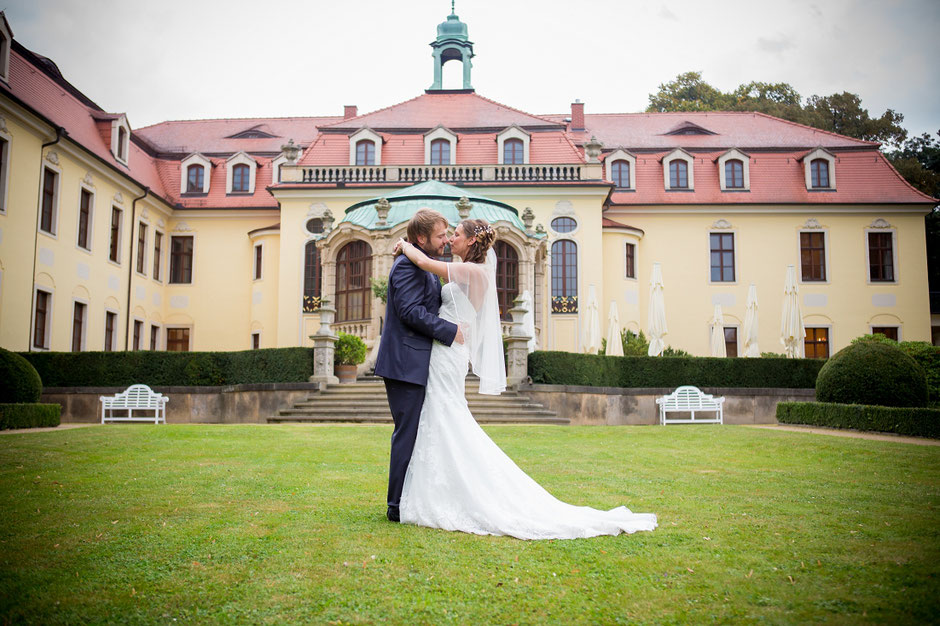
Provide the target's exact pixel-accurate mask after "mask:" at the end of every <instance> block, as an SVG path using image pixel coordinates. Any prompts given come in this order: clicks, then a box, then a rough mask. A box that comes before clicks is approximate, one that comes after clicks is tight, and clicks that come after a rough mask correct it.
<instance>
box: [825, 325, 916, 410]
mask: <svg viewBox="0 0 940 626" xmlns="http://www.w3.org/2000/svg"><path fill="white" fill-rule="evenodd" d="M816 399H817V400H818V401H820V402H839V403H842V404H871V405H879V406H927V375H926V374H925V373H924V368H922V367H921V366H920V365H919V364H918V363H917V361H915V360H914V359H912V358H911V357H909V356H908V355H906V354H904V352H903V351H902V350H901V349H900V348H898V347H897V346H893V345H890V344H887V343H882V342H877V341H860V342H858V343H854V344H852V345H850V346H848V347H846V348H843V349H842V350H839V352H837V353H836V354H835V355H834V356H833V357H832V358H830V359H829V360H828V361H827V362H826V364H825V365H823V367H822V369H820V370H819V376H817V377H816Z"/></svg>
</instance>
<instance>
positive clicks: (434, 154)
mask: <svg viewBox="0 0 940 626" xmlns="http://www.w3.org/2000/svg"><path fill="white" fill-rule="evenodd" d="M431 165H450V142H449V141H447V140H446V139H435V140H434V141H432V142H431Z"/></svg>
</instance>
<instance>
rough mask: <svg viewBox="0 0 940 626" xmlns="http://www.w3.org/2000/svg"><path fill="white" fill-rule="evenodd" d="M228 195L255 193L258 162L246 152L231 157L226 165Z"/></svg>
mask: <svg viewBox="0 0 940 626" xmlns="http://www.w3.org/2000/svg"><path fill="white" fill-rule="evenodd" d="M225 170H226V180H227V182H226V190H225V191H226V193H254V192H255V179H256V178H257V174H258V162H257V161H255V160H254V159H253V158H251V157H250V156H248V155H247V154H246V153H245V152H239V153H238V154H234V155H232V156H230V157H229V159H228V161H226V163H225Z"/></svg>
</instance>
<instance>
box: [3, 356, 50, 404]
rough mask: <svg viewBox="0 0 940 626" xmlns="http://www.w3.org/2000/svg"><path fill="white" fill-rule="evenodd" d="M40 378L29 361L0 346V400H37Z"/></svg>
mask: <svg viewBox="0 0 940 626" xmlns="http://www.w3.org/2000/svg"><path fill="white" fill-rule="evenodd" d="M40 396H42V380H41V379H40V378H39V373H38V372H37V371H36V368H34V367H33V366H32V365H30V363H29V361H27V360H26V359H24V358H23V357H22V356H20V355H19V354H17V353H15V352H10V351H9V350H4V349H3V348H0V402H4V403H19V402H39V398H40Z"/></svg>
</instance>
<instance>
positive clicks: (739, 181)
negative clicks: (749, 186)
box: [725, 159, 744, 189]
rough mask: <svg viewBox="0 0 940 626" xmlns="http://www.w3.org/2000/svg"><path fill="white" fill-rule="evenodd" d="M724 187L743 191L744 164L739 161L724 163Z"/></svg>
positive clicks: (731, 160) (733, 160) (732, 160)
mask: <svg viewBox="0 0 940 626" xmlns="http://www.w3.org/2000/svg"><path fill="white" fill-rule="evenodd" d="M725 187H726V188H728V189H744V163H742V162H741V160H740V159H730V160H728V161H725Z"/></svg>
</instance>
